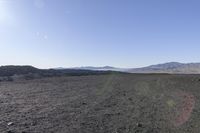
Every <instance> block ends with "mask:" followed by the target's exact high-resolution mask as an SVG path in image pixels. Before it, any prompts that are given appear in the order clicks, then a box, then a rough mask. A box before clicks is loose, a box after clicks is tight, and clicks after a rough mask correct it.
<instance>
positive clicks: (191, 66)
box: [128, 62, 200, 74]
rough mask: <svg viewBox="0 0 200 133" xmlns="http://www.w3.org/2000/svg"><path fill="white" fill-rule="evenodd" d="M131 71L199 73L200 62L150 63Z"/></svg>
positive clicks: (130, 70)
mask: <svg viewBox="0 0 200 133" xmlns="http://www.w3.org/2000/svg"><path fill="white" fill-rule="evenodd" d="M128 72H131V73H177V74H179V73H180V74H181V73H182V74H200V63H185V64H184V63H178V62H169V63H164V64H158V65H151V66H148V67H143V68H134V69H129V70H128Z"/></svg>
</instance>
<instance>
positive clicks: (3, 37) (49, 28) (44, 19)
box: [0, 0, 200, 68]
mask: <svg viewBox="0 0 200 133" xmlns="http://www.w3.org/2000/svg"><path fill="white" fill-rule="evenodd" d="M199 7H200V1H199V0H0V65H10V64H13V65H33V66H36V67H40V68H50V67H73V66H105V65H110V66H116V67H141V66H146V65H150V64H156V63H163V62H170V61H178V62H200V15H199V13H200V8H199Z"/></svg>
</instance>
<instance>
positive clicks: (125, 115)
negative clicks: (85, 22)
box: [0, 74, 200, 133]
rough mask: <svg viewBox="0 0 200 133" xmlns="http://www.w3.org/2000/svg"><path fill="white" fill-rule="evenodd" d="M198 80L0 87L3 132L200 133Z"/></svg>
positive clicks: (74, 80)
mask: <svg viewBox="0 0 200 133" xmlns="http://www.w3.org/2000/svg"><path fill="white" fill-rule="evenodd" d="M199 131H200V75H168V74H113V75H112V74H110V75H98V76H94V75H93V76H72V77H54V78H43V79H35V80H21V81H13V82H0V133H198V132H199Z"/></svg>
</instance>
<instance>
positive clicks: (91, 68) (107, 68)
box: [54, 66, 126, 71]
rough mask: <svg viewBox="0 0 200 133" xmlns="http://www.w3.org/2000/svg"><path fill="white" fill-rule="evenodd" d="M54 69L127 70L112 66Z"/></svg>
mask: <svg viewBox="0 0 200 133" xmlns="http://www.w3.org/2000/svg"><path fill="white" fill-rule="evenodd" d="M54 69H55V70H64V69H78V70H93V71H126V69H123V68H116V67H112V66H103V67H93V66H84V67H71V68H63V67H58V68H54Z"/></svg>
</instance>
